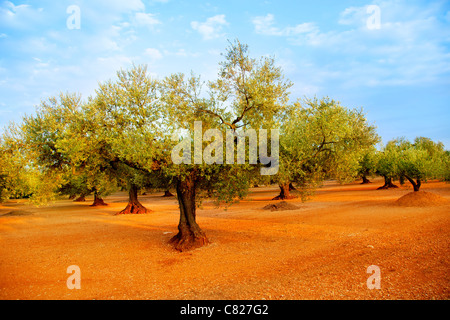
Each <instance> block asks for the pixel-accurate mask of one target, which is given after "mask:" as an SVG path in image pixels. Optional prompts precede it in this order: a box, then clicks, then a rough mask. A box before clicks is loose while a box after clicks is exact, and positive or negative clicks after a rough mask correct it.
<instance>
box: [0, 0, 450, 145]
mask: <svg viewBox="0 0 450 320" xmlns="http://www.w3.org/2000/svg"><path fill="white" fill-rule="evenodd" d="M71 6H72V7H71ZM73 6H75V8H76V9H77V10H79V16H76V11H75V12H74V11H72V10H71V8H74V7H73ZM78 17H79V19H78ZM78 22H79V24H77V23H78ZM236 38H238V39H239V40H240V41H241V42H243V43H246V44H248V45H249V49H250V53H251V55H252V56H253V57H259V56H262V55H270V56H274V57H275V59H276V61H277V63H278V65H280V66H281V67H282V68H283V69H284V72H285V75H286V77H287V78H289V79H290V80H291V81H292V82H293V83H294V87H293V88H292V90H291V98H292V100H293V101H295V100H296V99H297V98H302V97H305V96H306V97H313V96H317V97H322V96H329V97H330V98H333V99H335V100H338V101H340V102H341V104H342V105H344V106H347V107H349V108H355V107H356V108H358V107H362V108H363V109H364V110H365V112H366V113H367V117H368V119H369V121H370V122H372V123H374V124H375V125H376V126H377V127H378V133H379V134H380V135H381V137H382V139H383V142H387V141H388V140H390V139H393V138H396V137H400V136H404V137H406V138H408V139H413V138H414V137H416V136H426V137H429V138H431V139H433V140H435V141H441V142H443V143H444V144H445V145H446V148H447V149H450V134H449V133H450V131H449V123H450V1H406V0H398V1H395V0H393V1H371V0H365V1H357V0H355V1H346V0H341V1H334V0H329V1H293V0H291V1H287V0H276V1H255V0H239V1H236V0H228V1H209V2H208V1H197V0H189V1H181V0H150V1H145V0H127V1H119V0H112V1H111V0H108V1H107V0H97V1H87V0H69V1H1V2H0V126H1V127H3V126H5V125H7V124H8V123H9V122H10V121H15V122H20V120H21V117H22V116H23V115H24V114H25V113H26V114H30V113H33V112H34V110H35V106H36V105H38V104H39V103H40V101H41V100H43V99H46V98H48V97H49V96H52V95H56V94H58V93H59V92H61V91H64V92H66V91H69V92H79V93H82V94H83V96H84V97H87V96H88V95H91V94H93V93H94V90H95V89H96V87H97V83H98V82H99V81H104V80H107V79H110V78H113V77H114V76H115V72H116V71H117V70H118V69H120V68H128V67H130V66H131V65H132V63H135V64H142V63H145V64H147V65H148V67H149V71H150V72H151V74H152V75H154V76H155V77H159V78H162V77H164V76H166V75H169V74H170V73H173V72H184V73H190V72H191V71H194V72H195V73H197V74H200V75H202V78H203V79H204V80H208V79H213V78H214V77H215V76H216V74H217V68H218V62H219V61H221V60H222V57H221V55H220V54H221V53H223V52H224V50H225V48H226V47H227V45H228V42H227V41H228V40H233V39H236Z"/></svg>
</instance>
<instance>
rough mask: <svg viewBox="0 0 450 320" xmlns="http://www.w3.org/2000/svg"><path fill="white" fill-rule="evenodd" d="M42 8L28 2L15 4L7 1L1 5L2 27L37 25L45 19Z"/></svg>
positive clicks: (0, 18)
mask: <svg viewBox="0 0 450 320" xmlns="http://www.w3.org/2000/svg"><path fill="white" fill-rule="evenodd" d="M42 12H43V9H42V8H33V7H32V6H31V5H28V4H21V5H17V6H16V5H14V3H12V2H10V1H5V2H3V3H2V4H1V5H0V27H6V28H14V29H24V28H29V27H31V26H33V25H36V24H37V23H39V22H40V21H41V20H42V19H43V15H42Z"/></svg>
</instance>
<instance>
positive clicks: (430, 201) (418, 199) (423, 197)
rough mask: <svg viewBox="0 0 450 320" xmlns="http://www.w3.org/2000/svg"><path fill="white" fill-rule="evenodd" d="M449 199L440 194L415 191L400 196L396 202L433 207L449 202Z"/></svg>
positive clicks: (407, 205) (405, 205)
mask: <svg viewBox="0 0 450 320" xmlns="http://www.w3.org/2000/svg"><path fill="white" fill-rule="evenodd" d="M448 203H449V201H448V200H447V199H445V198H443V197H441V196H440V195H437V194H434V193H430V192H426V191H415V192H410V193H408V194H405V195H404V196H402V197H400V198H399V199H398V200H397V201H396V202H395V204H396V205H398V206H401V207H431V206H440V205H445V204H448Z"/></svg>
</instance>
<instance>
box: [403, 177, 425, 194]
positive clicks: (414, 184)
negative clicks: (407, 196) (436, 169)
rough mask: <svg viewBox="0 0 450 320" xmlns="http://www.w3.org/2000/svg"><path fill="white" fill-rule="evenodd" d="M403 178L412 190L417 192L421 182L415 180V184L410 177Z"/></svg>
mask: <svg viewBox="0 0 450 320" xmlns="http://www.w3.org/2000/svg"><path fill="white" fill-rule="evenodd" d="M405 178H406V179H408V181H409V182H411V184H412V186H413V189H414V192H417V191H419V189H420V186H421V185H422V181H420V179H417V182H416V181H414V179H413V178H411V177H408V176H405Z"/></svg>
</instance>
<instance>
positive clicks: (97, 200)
mask: <svg viewBox="0 0 450 320" xmlns="http://www.w3.org/2000/svg"><path fill="white" fill-rule="evenodd" d="M96 206H107V204H106V203H105V201H103V199H102V198H101V197H100V196H99V195H98V192H97V190H95V191H94V202H93V203H92V204H91V207H96Z"/></svg>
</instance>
